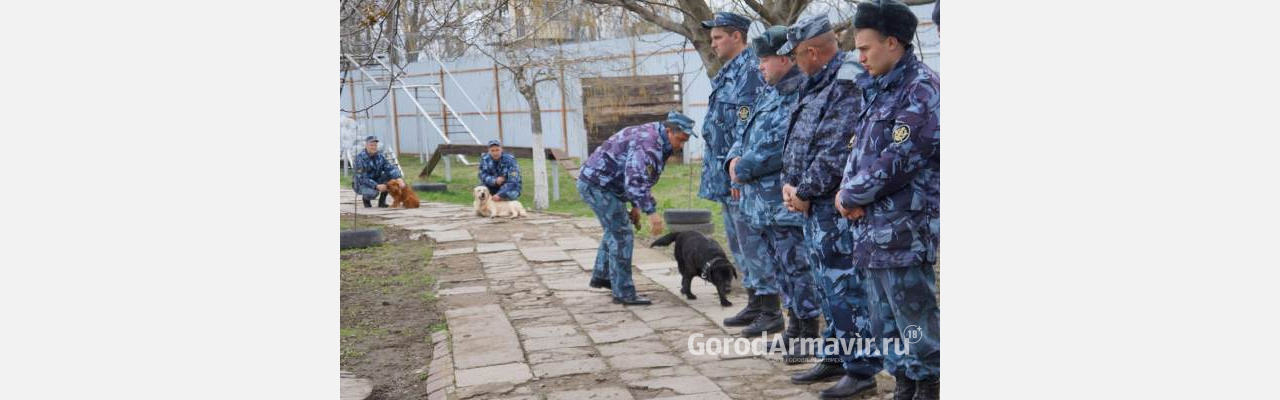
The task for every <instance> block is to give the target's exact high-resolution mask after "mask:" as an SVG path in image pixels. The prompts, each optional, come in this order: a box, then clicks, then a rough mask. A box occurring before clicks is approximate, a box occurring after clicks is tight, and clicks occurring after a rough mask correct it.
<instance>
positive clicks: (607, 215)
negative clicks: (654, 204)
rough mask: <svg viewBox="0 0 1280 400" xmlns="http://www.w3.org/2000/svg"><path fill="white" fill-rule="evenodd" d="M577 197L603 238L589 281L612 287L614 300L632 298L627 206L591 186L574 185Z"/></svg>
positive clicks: (631, 237) (630, 231) (631, 236)
mask: <svg viewBox="0 0 1280 400" xmlns="http://www.w3.org/2000/svg"><path fill="white" fill-rule="evenodd" d="M578 194H580V195H581V196H582V201H584V202H586V203H587V205H589V206H591V211H594V212H595V213H596V219H599V220H600V226H601V227H603V228H604V237H603V238H602V239H601V240H600V249H599V250H596V263H595V266H593V267H592V269H591V277H592V278H596V279H607V280H609V282H610V283H611V284H612V285H613V287H612V289H613V297H614V298H626V297H631V296H635V294H636V286H635V283H634V282H633V281H632V280H631V251H632V247H633V246H634V245H635V240H634V239H635V232H634V231H633V229H632V228H631V219H630V217H629V216H628V215H627V204H626V202H624V201H623V200H622V198H621V197H618V195H616V194H613V193H609V192H608V191H605V190H604V189H601V188H599V187H596V186H595V185H592V184H589V183H586V182H583V181H578Z"/></svg>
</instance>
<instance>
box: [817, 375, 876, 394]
mask: <svg viewBox="0 0 1280 400" xmlns="http://www.w3.org/2000/svg"><path fill="white" fill-rule="evenodd" d="M875 388H876V377H874V376H870V377H866V378H858V377H856V376H853V375H845V376H844V377H843V378H840V382H836V385H835V386H832V387H829V388H826V389H823V390H822V391H821V392H818V398H822V399H843V398H847V397H853V396H855V395H857V394H859V393H862V392H865V391H868V390H875Z"/></svg>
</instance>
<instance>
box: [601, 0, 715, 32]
mask: <svg viewBox="0 0 1280 400" xmlns="http://www.w3.org/2000/svg"><path fill="white" fill-rule="evenodd" d="M587 2H590V3H596V4H602V5H606V6H618V7H622V8H624V9H626V10H627V11H631V12H632V13H634V14H636V16H639V17H640V18H641V19H644V20H645V21H649V22H651V23H653V24H654V25H657V26H659V27H661V28H662V29H665V30H667V31H671V32H674V33H677V34H679V35H680V36H684V37H690V34H689V32H688V31H687V30H686V29H685V28H684V26H683V25H681V24H679V23H677V22H676V21H674V20H672V19H671V18H667V17H664V16H661V15H658V14H657V13H655V12H654V11H653V10H652V9H650V8H647V7H644V6H641V5H640V4H639V3H637V2H634V1H626V0H587Z"/></svg>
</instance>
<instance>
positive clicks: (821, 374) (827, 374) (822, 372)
mask: <svg viewBox="0 0 1280 400" xmlns="http://www.w3.org/2000/svg"><path fill="white" fill-rule="evenodd" d="M842 376H844V365H842V364H840V359H838V358H834V359H828V360H822V362H819V363H817V364H814V365H813V368H809V370H808V371H804V372H801V373H798V374H795V375H791V383H794V384H797V385H804V384H809V383H814V382H825V381H829V380H832V379H835V378H839V377H842Z"/></svg>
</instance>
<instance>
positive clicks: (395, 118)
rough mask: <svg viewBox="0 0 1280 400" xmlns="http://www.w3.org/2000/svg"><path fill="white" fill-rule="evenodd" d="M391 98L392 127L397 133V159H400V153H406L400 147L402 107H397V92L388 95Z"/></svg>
mask: <svg viewBox="0 0 1280 400" xmlns="http://www.w3.org/2000/svg"><path fill="white" fill-rule="evenodd" d="M387 96H391V116H390V118H391V125H392V126H394V127H395V128H394V129H395V131H396V159H397V160H398V159H400V153H404V148H403V147H400V107H396V91H394V90H392V91H391V93H387Z"/></svg>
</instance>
